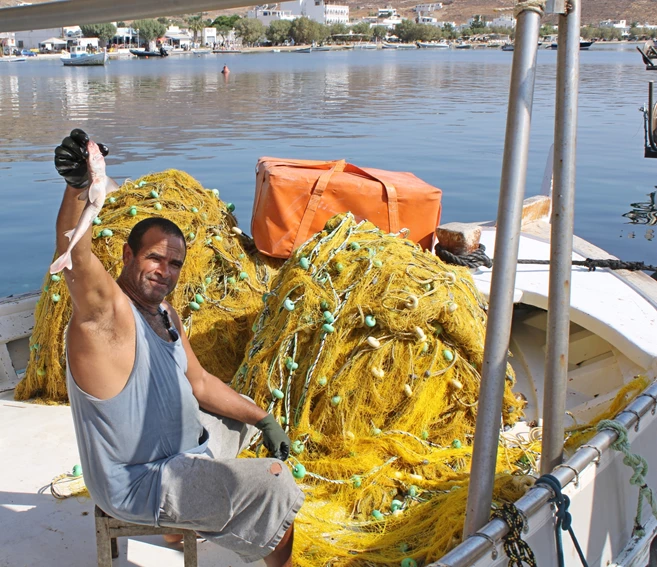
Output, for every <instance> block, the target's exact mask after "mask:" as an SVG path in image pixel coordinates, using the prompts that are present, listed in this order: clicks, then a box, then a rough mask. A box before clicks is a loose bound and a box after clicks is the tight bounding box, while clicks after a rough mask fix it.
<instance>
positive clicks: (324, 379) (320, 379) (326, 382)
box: [317, 376, 328, 387]
mask: <svg viewBox="0 0 657 567" xmlns="http://www.w3.org/2000/svg"><path fill="white" fill-rule="evenodd" d="M317 383H318V384H319V385H320V386H322V387H324V386H326V384H328V380H327V379H326V376H322V377H321V378H319V379H318V380H317Z"/></svg>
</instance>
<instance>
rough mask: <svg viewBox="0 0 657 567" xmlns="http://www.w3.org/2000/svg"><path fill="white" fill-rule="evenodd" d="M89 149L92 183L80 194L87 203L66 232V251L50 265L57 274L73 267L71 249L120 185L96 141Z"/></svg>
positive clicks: (90, 142) (88, 146) (88, 162)
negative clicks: (106, 164)
mask: <svg viewBox="0 0 657 567" xmlns="http://www.w3.org/2000/svg"><path fill="white" fill-rule="evenodd" d="M87 151H88V152H89V158H88V159H87V164H88V167H89V176H90V178H91V185H90V186H89V189H88V190H85V191H84V192H83V193H81V194H80V197H79V199H87V204H86V205H85V207H84V210H83V211H82V214H81V215H80V220H79V221H78V224H77V226H76V227H75V228H74V229H72V230H69V231H68V232H65V233H64V235H65V236H66V237H67V238H68V239H69V240H70V242H69V245H68V248H67V249H66V252H64V254H62V255H61V256H60V257H59V258H57V260H55V261H54V262H53V263H52V265H51V266H50V273H51V274H56V273H57V272H61V271H62V270H63V269H64V268H66V269H68V270H72V269H73V260H72V258H71V251H72V250H73V248H74V247H75V245H76V244H77V243H78V242H80V239H81V238H82V237H83V236H84V235H85V234H86V232H87V230H89V227H90V226H91V225H92V223H93V220H94V219H95V218H96V217H97V216H98V214H99V213H100V210H101V209H102V208H103V204H104V203H105V197H106V196H107V195H108V194H109V193H111V192H112V191H116V190H117V189H118V188H119V186H118V185H117V184H116V183H115V182H114V180H113V179H111V178H110V177H108V176H107V174H106V173H105V158H104V157H103V154H101V153H100V149H99V148H98V145H97V144H96V143H95V142H92V141H91V140H90V141H89V143H88V144H87Z"/></svg>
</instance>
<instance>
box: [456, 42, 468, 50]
mask: <svg viewBox="0 0 657 567" xmlns="http://www.w3.org/2000/svg"><path fill="white" fill-rule="evenodd" d="M454 47H455V48H456V49H472V44H471V43H457V44H456V45H455V46H454Z"/></svg>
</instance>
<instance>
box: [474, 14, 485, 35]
mask: <svg viewBox="0 0 657 567" xmlns="http://www.w3.org/2000/svg"><path fill="white" fill-rule="evenodd" d="M470 28H471V29H472V31H473V32H474V33H479V32H480V30H483V29H485V28H486V18H484V17H483V16H478V15H477V16H474V17H473V18H472V23H471V24H470Z"/></svg>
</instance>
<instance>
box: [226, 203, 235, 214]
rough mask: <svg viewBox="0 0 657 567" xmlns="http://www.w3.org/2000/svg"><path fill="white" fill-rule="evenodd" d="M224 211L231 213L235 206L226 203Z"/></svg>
mask: <svg viewBox="0 0 657 567" xmlns="http://www.w3.org/2000/svg"><path fill="white" fill-rule="evenodd" d="M226 209H227V210H228V212H229V213H232V212H233V211H234V210H235V205H234V204H233V203H226Z"/></svg>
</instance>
